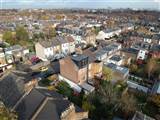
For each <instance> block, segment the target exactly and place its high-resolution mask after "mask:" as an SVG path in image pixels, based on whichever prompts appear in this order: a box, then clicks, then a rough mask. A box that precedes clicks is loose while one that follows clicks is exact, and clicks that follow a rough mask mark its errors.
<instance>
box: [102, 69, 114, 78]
mask: <svg viewBox="0 0 160 120" xmlns="http://www.w3.org/2000/svg"><path fill="white" fill-rule="evenodd" d="M102 73H103V79H104V80H112V70H111V69H110V68H108V67H103V71H102Z"/></svg>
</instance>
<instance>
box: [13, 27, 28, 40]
mask: <svg viewBox="0 0 160 120" xmlns="http://www.w3.org/2000/svg"><path fill="white" fill-rule="evenodd" d="M16 39H17V40H24V41H26V40H29V35H28V32H27V31H26V29H25V28H24V27H22V26H19V27H17V28H16Z"/></svg>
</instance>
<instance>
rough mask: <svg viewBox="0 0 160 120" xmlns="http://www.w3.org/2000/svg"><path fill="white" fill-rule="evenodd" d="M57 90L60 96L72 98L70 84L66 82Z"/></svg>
mask: <svg viewBox="0 0 160 120" xmlns="http://www.w3.org/2000/svg"><path fill="white" fill-rule="evenodd" d="M56 88H57V90H58V92H59V93H60V94H63V95H65V96H67V97H71V96H72V93H73V90H72V88H71V87H70V86H69V84H68V83H66V82H60V83H59V84H58V86H57V87H56Z"/></svg>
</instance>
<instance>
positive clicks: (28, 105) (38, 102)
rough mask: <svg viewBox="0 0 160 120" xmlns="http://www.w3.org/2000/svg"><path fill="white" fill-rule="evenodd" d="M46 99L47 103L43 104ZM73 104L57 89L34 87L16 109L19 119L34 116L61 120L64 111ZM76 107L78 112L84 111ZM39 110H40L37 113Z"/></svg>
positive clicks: (47, 119)
mask: <svg viewBox="0 0 160 120" xmlns="http://www.w3.org/2000/svg"><path fill="white" fill-rule="evenodd" d="M47 98H48V99H47ZM45 100H46V103H45V104H44V105H43V106H42V104H43V103H44V101H45ZM71 104H72V103H71V102H70V101H69V100H67V99H66V98H64V96H63V95H61V94H59V93H57V92H55V91H49V90H46V89H33V90H32V91H31V92H30V93H29V94H28V95H27V96H25V97H24V99H23V100H22V101H21V103H20V104H19V105H18V106H17V108H16V111H17V113H18V115H19V120H29V119H31V118H32V117H33V116H35V120H60V116H61V114H62V112H64V111H65V110H66V109H67V108H68V107H69V106H70V105H71ZM41 107H42V109H41ZM75 108H76V111H78V112H81V111H83V110H82V109H81V108H79V107H77V106H75ZM38 110H39V112H38V113H37V114H35V113H36V112H37V111H38Z"/></svg>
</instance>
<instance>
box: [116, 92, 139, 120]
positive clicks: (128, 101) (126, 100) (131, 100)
mask: <svg viewBox="0 0 160 120" xmlns="http://www.w3.org/2000/svg"><path fill="white" fill-rule="evenodd" d="M136 103H137V102H136V99H135V97H134V96H133V95H129V93H128V92H127V91H126V90H125V91H123V93H122V95H121V98H120V99H119V102H118V107H117V108H119V109H120V110H121V111H122V112H123V113H124V117H125V118H126V119H128V117H129V116H131V115H132V114H134V112H135V111H136V110H137V107H136Z"/></svg>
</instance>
